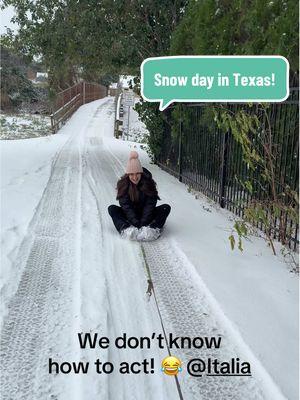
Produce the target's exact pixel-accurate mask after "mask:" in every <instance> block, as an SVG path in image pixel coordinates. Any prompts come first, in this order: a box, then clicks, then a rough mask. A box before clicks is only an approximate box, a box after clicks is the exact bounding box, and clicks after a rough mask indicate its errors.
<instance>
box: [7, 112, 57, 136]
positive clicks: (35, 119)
mask: <svg viewBox="0 0 300 400" xmlns="http://www.w3.org/2000/svg"><path fill="white" fill-rule="evenodd" d="M0 128H1V129H0V138H1V139H8V140H13V139H27V138H33V137H40V136H47V135H50V134H51V122H50V117H47V116H44V115H38V114H36V115H35V114H28V113H27V114H26V113H23V114H22V113H21V114H4V113H1V114H0Z"/></svg>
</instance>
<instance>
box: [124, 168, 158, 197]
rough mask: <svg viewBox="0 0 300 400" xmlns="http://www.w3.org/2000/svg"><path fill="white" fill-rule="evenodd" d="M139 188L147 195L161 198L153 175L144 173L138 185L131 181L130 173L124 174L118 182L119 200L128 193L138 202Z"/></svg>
mask: <svg viewBox="0 0 300 400" xmlns="http://www.w3.org/2000/svg"><path fill="white" fill-rule="evenodd" d="M139 190H140V191H141V192H143V193H145V195H146V196H150V197H156V198H157V199H158V200H160V198H159V196H158V192H157V189H156V182H155V181H154V180H153V179H152V177H148V176H146V175H145V174H144V173H143V174H142V176H141V179H140V181H139V183H138V184H137V185H135V184H134V183H132V182H131V180H130V179H129V175H128V174H125V175H123V176H122V177H121V178H120V180H119V181H118V183H117V200H118V199H119V198H120V197H123V196H125V195H126V194H127V193H128V195H129V198H130V200H131V201H133V202H138V201H139Z"/></svg>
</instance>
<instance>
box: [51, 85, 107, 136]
mask: <svg viewBox="0 0 300 400" xmlns="http://www.w3.org/2000/svg"><path fill="white" fill-rule="evenodd" d="M105 96H107V87H106V86H103V85H99V84H95V83H87V82H80V83H77V84H76V85H74V86H72V87H70V88H68V89H65V90H63V91H62V92H60V93H58V94H57V95H56V98H55V101H54V104H53V107H52V109H53V112H52V114H51V115H50V117H51V129H52V132H53V133H56V132H57V131H58V129H59V128H60V127H61V126H62V125H63V124H64V123H65V122H66V121H67V119H69V118H70V117H71V115H72V114H73V113H74V112H75V111H76V110H77V109H78V108H79V107H80V106H81V105H83V104H86V103H89V102H91V101H94V100H97V99H102V98H103V97H105Z"/></svg>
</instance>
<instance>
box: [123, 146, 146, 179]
mask: <svg viewBox="0 0 300 400" xmlns="http://www.w3.org/2000/svg"><path fill="white" fill-rule="evenodd" d="M137 173H143V168H142V165H141V163H140V160H139V155H138V153H137V152H136V151H131V152H130V154H129V160H128V162H127V167H126V174H137Z"/></svg>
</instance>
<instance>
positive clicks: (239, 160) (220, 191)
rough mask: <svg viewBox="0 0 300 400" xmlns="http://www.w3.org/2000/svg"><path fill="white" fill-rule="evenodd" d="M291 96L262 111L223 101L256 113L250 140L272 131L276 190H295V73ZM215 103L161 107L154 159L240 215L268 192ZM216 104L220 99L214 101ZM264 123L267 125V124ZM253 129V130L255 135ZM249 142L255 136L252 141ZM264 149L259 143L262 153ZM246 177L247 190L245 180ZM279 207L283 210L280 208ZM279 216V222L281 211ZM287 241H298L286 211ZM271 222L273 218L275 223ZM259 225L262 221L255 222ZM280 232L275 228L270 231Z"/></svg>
mask: <svg viewBox="0 0 300 400" xmlns="http://www.w3.org/2000/svg"><path fill="white" fill-rule="evenodd" d="M290 86H291V87H290V96H289V98H288V99H287V100H286V101H285V102H282V103H272V104H270V105H269V107H268V108H267V112H266V111H265V109H263V108H262V107H261V106H260V105H252V106H251V107H250V106H249V105H246V104H227V105H226V107H227V108H229V109H231V110H232V111H237V110H239V109H242V108H243V109H246V110H247V112H249V113H255V115H256V116H257V118H258V120H259V122H260V123H259V129H258V131H257V132H256V133H255V134H253V137H252V140H253V141H255V140H257V138H258V137H259V135H260V136H261V135H265V134H267V133H268V132H269V133H270V132H271V146H272V155H271V157H272V165H273V166H274V175H275V177H276V185H277V187H276V191H277V192H278V193H280V192H281V189H283V188H287V187H288V188H289V189H290V190H291V191H295V192H298V168H299V163H298V155H299V153H298V152H299V136H298V132H299V111H298V103H299V88H298V76H297V75H296V76H294V78H293V79H292V81H291V82H290ZM213 106H214V107H218V104H214V105H212V103H209V104H200V105H199V104H193V103H192V104H180V105H178V106H177V107H169V108H168V109H167V110H166V111H165V112H164V136H163V143H162V148H161V152H160V154H161V155H160V156H159V157H158V159H157V160H156V161H157V163H158V164H159V165H160V166H161V167H162V168H163V169H165V170H167V171H168V172H169V173H171V174H173V175H175V176H176V177H178V178H179V180H180V181H182V182H184V183H186V184H188V185H189V186H190V187H192V188H194V189H196V190H199V191H201V192H202V193H204V194H205V195H206V196H208V197H209V198H211V199H213V200H214V201H216V202H218V203H219V204H220V205H221V207H223V208H227V209H229V210H230V211H232V212H233V213H235V214H237V215H238V216H242V215H243V213H244V209H245V206H246V205H247V204H249V202H250V201H251V200H253V199H259V200H263V199H264V198H267V197H268V195H269V194H270V190H271V189H270V185H269V184H268V183H266V179H265V177H264V176H263V173H262V171H261V170H260V169H259V168H256V170H252V169H251V168H249V165H247V163H245V161H244V160H243V151H242V147H241V145H240V144H239V143H237V141H236V140H235V139H234V137H233V134H232V132H231V131H230V129H229V130H228V131H227V132H224V131H223V132H222V131H221V130H220V128H218V125H217V123H216V121H215V120H214V113H213V112H212V107H213ZM219 106H220V105H219ZM267 123H268V124H269V128H271V129H268V128H267ZM257 135H258V136H257ZM253 143H254V142H253ZM265 150H266V149H261V153H262V154H264V152H265ZM247 181H251V182H252V186H253V187H252V188H251V191H249V190H248V189H247V186H245V182H247ZM281 213H282V211H281ZM279 219H280V221H281V223H282V219H283V218H282V215H281V216H280V218H278V220H279ZM284 223H285V229H286V231H287V238H288V244H289V246H290V247H291V248H292V249H293V250H295V249H296V248H297V247H298V243H299V240H298V224H297V222H295V220H294V219H291V218H290V217H289V216H288V215H285V216H284ZM275 225H276V224H275ZM258 227H259V228H261V229H263V225H262V224H261V225H260V226H258ZM272 236H273V238H279V233H278V229H274V230H273V232H272Z"/></svg>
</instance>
